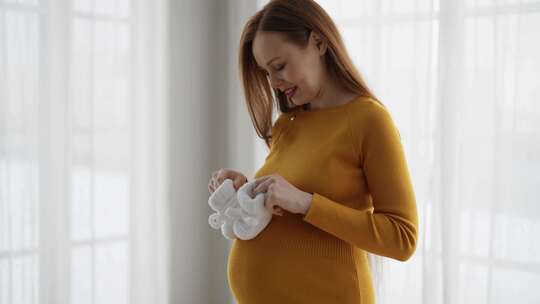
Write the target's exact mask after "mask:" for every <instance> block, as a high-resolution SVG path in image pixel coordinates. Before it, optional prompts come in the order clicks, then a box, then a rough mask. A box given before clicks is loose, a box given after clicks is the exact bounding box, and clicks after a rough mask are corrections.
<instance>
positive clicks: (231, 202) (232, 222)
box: [208, 179, 272, 240]
mask: <svg viewBox="0 0 540 304" xmlns="http://www.w3.org/2000/svg"><path fill="white" fill-rule="evenodd" d="M253 186H254V182H253V181H252V182H249V183H245V184H244V185H242V187H240V189H238V192H236V191H235V189H234V185H233V181H232V180H231V179H226V180H224V181H223V183H222V184H221V185H220V186H219V187H218V188H217V189H216V190H215V191H214V192H213V193H212V194H211V195H210V198H209V199H208V204H209V205H210V207H211V208H212V209H213V210H214V211H217V212H216V213H213V214H211V215H210V217H209V218H208V222H209V224H210V226H211V227H212V228H214V229H220V228H221V232H222V234H223V236H224V237H226V238H227V239H229V240H233V239H235V238H239V239H242V240H249V239H252V238H254V237H256V236H257V235H258V234H259V233H260V232H261V231H262V230H263V229H264V228H265V227H266V225H268V223H269V222H270V220H271V219H272V212H270V211H268V210H267V209H266V208H265V206H264V200H265V196H266V193H259V194H257V195H256V196H255V198H251V196H250V194H251V191H252V189H253Z"/></svg>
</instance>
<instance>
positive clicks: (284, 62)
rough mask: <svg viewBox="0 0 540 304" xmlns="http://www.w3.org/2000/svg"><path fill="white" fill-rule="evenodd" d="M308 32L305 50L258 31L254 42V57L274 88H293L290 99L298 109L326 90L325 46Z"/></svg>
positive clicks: (280, 35)
mask: <svg viewBox="0 0 540 304" xmlns="http://www.w3.org/2000/svg"><path fill="white" fill-rule="evenodd" d="M319 42H320V39H319V38H318V37H317V35H316V34H315V33H314V32H311V34H310V37H309V43H308V45H307V47H306V48H305V49H300V48H298V47H297V46H296V45H294V44H291V43H288V42H285V41H284V39H283V35H282V34H280V33H275V32H259V33H257V35H256V36H255V39H254V41H253V49H252V51H253V56H254V57H255V61H256V62H257V64H258V65H259V67H260V68H261V69H263V70H264V72H265V73H266V75H267V76H268V78H269V80H270V83H271V85H272V87H273V88H275V89H278V90H280V91H282V92H284V91H286V90H287V89H290V88H296V89H295V91H294V93H293V95H292V97H290V98H289V99H290V100H291V101H292V102H293V103H294V104H296V105H297V106H300V105H303V104H306V103H309V102H310V101H312V100H314V99H316V98H317V97H319V96H321V95H322V94H323V92H324V90H325V87H324V86H323V84H324V83H326V80H325V79H324V75H325V71H324V65H323V58H324V57H322V55H324V52H325V50H326V47H325V46H324V43H319Z"/></svg>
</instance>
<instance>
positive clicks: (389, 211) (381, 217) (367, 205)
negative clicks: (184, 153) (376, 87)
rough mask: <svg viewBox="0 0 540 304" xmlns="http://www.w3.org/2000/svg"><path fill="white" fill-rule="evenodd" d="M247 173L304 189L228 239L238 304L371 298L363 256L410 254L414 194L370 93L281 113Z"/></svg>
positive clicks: (366, 303)
mask: <svg viewBox="0 0 540 304" xmlns="http://www.w3.org/2000/svg"><path fill="white" fill-rule="evenodd" d="M272 134H273V135H274V136H273V137H274V138H273V139H272V143H271V145H270V151H269V153H268V155H267V157H266V159H265V162H264V164H263V166H262V167H261V168H260V169H259V170H258V171H257V172H256V174H255V178H259V177H262V176H265V175H270V174H279V175H281V176H282V177H283V178H284V179H286V180H287V181H288V182H289V183H291V184H292V185H294V186H295V187H296V188H298V189H300V190H302V191H305V192H308V193H311V194H312V195H313V198H312V202H311V205H310V208H309V210H308V212H307V213H306V214H293V213H290V212H287V211H285V212H284V213H285V214H284V215H283V216H277V215H273V218H272V220H271V221H270V223H269V224H268V225H267V226H266V228H265V229H264V230H263V231H262V232H261V233H260V234H259V235H257V237H255V238H253V239H250V240H240V239H236V240H234V241H233V244H232V247H231V250H230V252H229V257H228V265H227V275H228V282H229V286H230V288H231V291H232V293H233V296H234V298H235V300H236V301H237V303H238V304H266V303H269V304H270V303H271V304H277V303H279V304H293V303H296V304H298V303H306V304H307V303H310V304H318V303H321V304H322V303H325V304H328V303H340V304H373V303H375V297H374V289H373V284H372V279H371V273H370V270H369V263H368V259H367V255H366V252H370V253H373V254H377V255H381V256H385V257H389V258H393V259H396V260H399V261H405V260H407V259H409V258H410V257H411V256H412V254H413V253H414V251H415V249H416V243H417V238H418V216H417V207H416V200H415V195H414V191H413V187H412V182H411V178H410V175H409V172H408V165H407V161H406V158H405V154H404V150H403V146H402V143H401V138H400V134H399V131H398V130H397V128H396V126H395V124H394V122H393V120H392V117H391V115H390V113H389V112H388V110H387V109H386V108H385V107H383V106H382V105H380V104H379V103H377V102H376V101H375V100H373V99H371V98H369V97H357V98H355V99H352V100H350V101H349V102H347V103H345V104H342V105H340V106H336V107H330V108H324V109H315V110H309V111H294V112H287V113H281V114H280V115H279V117H278V119H277V120H276V122H275V123H274V125H273V126H272Z"/></svg>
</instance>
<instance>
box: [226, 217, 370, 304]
mask: <svg viewBox="0 0 540 304" xmlns="http://www.w3.org/2000/svg"><path fill="white" fill-rule="evenodd" d="M294 221H298V220H297V219H294V218H293V217H288V218H286V217H285V216H284V217H283V218H279V219H277V218H276V217H275V218H274V219H272V221H271V222H270V224H269V225H268V226H267V227H266V229H265V230H263V232H261V233H260V234H259V235H258V236H257V237H256V238H254V239H251V240H246V241H244V240H238V239H237V240H234V241H233V245H232V247H231V250H230V252H229V258H228V263H227V276H228V281H229V286H230V288H231V291H232V293H233V295H234V297H235V299H236V301H237V303H238V304H265V303H278V302H279V303H282V304H287V303H314V304H316V303H344V304H348V303H350V304H353V303H354V304H360V303H362V300H361V298H360V296H361V295H360V285H359V283H358V276H357V270H356V269H355V266H354V265H355V264H354V262H353V261H352V257H351V256H350V255H348V254H347V253H348V251H347V250H346V249H344V248H339V246H348V245H344V244H343V243H342V242H340V241H336V240H332V239H331V240H329V241H327V242H325V241H324V239H320V237H321V236H322V237H323V238H325V237H329V236H328V235H326V234H320V233H321V232H320V231H312V234H313V235H309V234H308V235H305V233H308V232H309V230H303V229H306V227H302V225H309V224H306V223H299V222H294ZM295 228H296V230H295ZM291 229H292V230H291ZM307 229H313V228H307ZM302 237H303V239H302ZM321 244H322V245H324V246H338V248H337V249H336V248H324V246H323V247H320V246H321Z"/></svg>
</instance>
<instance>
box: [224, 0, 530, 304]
mask: <svg viewBox="0 0 540 304" xmlns="http://www.w3.org/2000/svg"><path fill="white" fill-rule="evenodd" d="M266 2H267V1H264V0H263V1H258V3H259V8H260V7H261V6H262V5H263V4H265V3H266ZM317 2H318V3H319V4H320V5H321V6H322V7H323V8H324V9H325V10H326V11H327V12H328V13H329V14H330V15H331V17H332V18H333V19H334V21H335V22H336V24H337V25H338V27H339V29H340V31H341V33H342V35H343V37H344V39H345V41H346V45H347V49H348V50H349V52H350V55H351V57H352V58H353V60H354V61H355V63H356V64H357V66H358V67H359V70H360V72H361V73H362V74H363V76H364V77H365V79H366V81H367V82H368V85H369V86H370V87H371V88H372V89H373V90H374V91H375V93H376V95H377V96H378V97H379V98H380V99H381V101H382V102H383V103H384V104H386V105H387V106H388V108H389V109H390V111H391V114H392V116H393V117H394V119H395V121H396V123H397V126H398V128H399V130H400V134H401V137H402V141H403V144H404V147H405V150H406V156H407V160H408V163H409V167H410V173H411V176H412V179H413V183H414V188H415V193H416V196H417V204H418V208H419V209H418V210H419V216H420V230H419V238H420V239H419V243H418V247H417V251H416V253H415V255H414V256H413V257H412V258H411V259H410V260H408V261H406V262H400V261H396V260H392V259H390V258H382V260H383V263H382V273H380V276H377V278H376V280H378V281H377V282H376V283H377V284H376V285H377V297H378V299H377V303H381V304H383V303H426V304H436V303H445V304H454V303H456V304H457V303H460V304H461V303H475V304H479V303H486V304H493V303H510V302H513V303H540V290H539V289H538V286H540V242H538V241H537V240H538V239H539V235H540V204H539V203H540V174H539V173H538V172H540V103H539V96H540V1H532V0H529V1H525V0H521V1H520V0H441V1H432V0H399V1H398V0H393V1H389V0H326V1H317ZM233 47H236V45H234V44H233ZM259 153H264V150H261V151H260V152H259ZM258 159H259V160H260V159H264V158H261V157H260V156H259V158H258ZM260 165H262V163H261V162H259V163H257V165H256V167H258V166H260ZM359 233H361V232H359Z"/></svg>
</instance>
